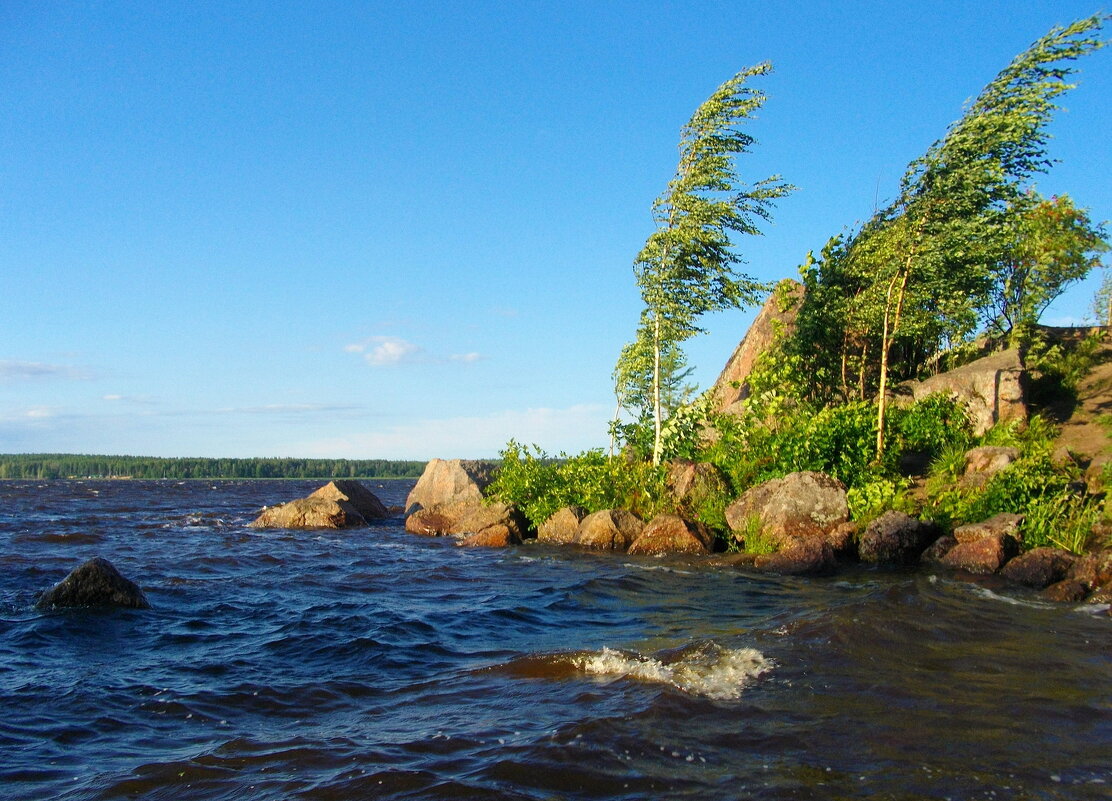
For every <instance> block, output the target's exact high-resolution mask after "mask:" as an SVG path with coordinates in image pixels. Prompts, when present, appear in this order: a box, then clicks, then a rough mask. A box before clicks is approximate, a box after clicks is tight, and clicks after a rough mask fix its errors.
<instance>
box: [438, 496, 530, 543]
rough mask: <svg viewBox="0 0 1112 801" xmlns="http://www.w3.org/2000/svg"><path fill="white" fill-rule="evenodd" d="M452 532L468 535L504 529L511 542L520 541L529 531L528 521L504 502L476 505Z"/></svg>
mask: <svg viewBox="0 0 1112 801" xmlns="http://www.w3.org/2000/svg"><path fill="white" fill-rule="evenodd" d="M456 529H457V531H455V532H453V533H459V534H466V535H468V536H472V535H477V534H482V533H483V532H486V531H488V530H497V531H504V532H505V537H506V538H507V539H508V540H509V541H510V542H511V543H520V542H521V541H522V540H524V539H525V538H526V537H528V536H529V535H530V534H531V532H530V530H529V522H528V521H527V520H526V519H525V516H524V515H523V514H521V512H519V511H518V510H517V509H516V508H515V507H513V506H508V505H507V504H504V503H492V504H489V505H484V506H477V507H474V508H472V509H471V511H469V512H468V513H467V514H466V515H464V516H463V517H462V518H460V521H459V522H458V523H457V524H456Z"/></svg>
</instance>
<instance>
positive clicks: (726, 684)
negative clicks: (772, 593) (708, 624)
mask: <svg viewBox="0 0 1112 801" xmlns="http://www.w3.org/2000/svg"><path fill="white" fill-rule="evenodd" d="M676 656H677V658H675V659H674V660H668V661H665V660H662V659H658V658H656V657H652V656H644V655H642V654H638V653H630V652H627V651H618V650H614V649H612V648H603V649H602V650H601V651H594V652H590V653H585V654H579V655H577V656H575V657H574V658H573V663H574V664H575V666H576V667H577V668H578V669H579V670H582V671H583V672H584V673H587V674H589V675H593V676H611V677H614V678H631V679H636V680H638V681H646V682H651V683H659V684H670V685H672V686H673V687H675V688H677V689H679V690H682V691H683V692H685V693H689V694H690V695H699V696H703V697H706V698H713V699H716V700H730V699H734V698H738V697H739V696H740V695H741V693H742V691H743V690H744V689H745V688H746V687H748V686H749V685H750V684H752V683H753V681H754V680H755V679H756V678H757V677H758V676H760V675H761V674H763V673H766V672H768V671H769V670H771V669H772V668H773V666H774V665H773V663H772V661H771V660H769V659H767V658H766V657H765V655H764V654H762V653H761V652H760V651H758V650H757V649H756V648H724V647H722V646H720V645H717V644H715V643H710V644H706V645H700V646H697V647H693V648H689V649H685V650H683V651H681V652H680V653H679V654H678V655H676Z"/></svg>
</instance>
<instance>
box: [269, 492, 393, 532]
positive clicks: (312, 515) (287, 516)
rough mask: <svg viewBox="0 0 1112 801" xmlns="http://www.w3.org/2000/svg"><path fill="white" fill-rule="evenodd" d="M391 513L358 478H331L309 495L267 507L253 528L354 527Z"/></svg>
mask: <svg viewBox="0 0 1112 801" xmlns="http://www.w3.org/2000/svg"><path fill="white" fill-rule="evenodd" d="M389 515H390V512H389V511H388V510H387V508H386V507H385V506H383V504H382V501H380V500H379V499H378V498H377V497H376V496H375V494H374V493H373V492H371V491H370V490H369V489H367V488H366V487H364V486H363V485H362V484H360V483H359V482H358V481H347V480H345V481H331V482H329V483H328V484H325V485H324V486H323V487H321V488H320V489H318V490H316V491H315V492H313V493H312V494H310V495H309V497H307V498H299V499H297V500H295V501H290V502H289V503H283V504H279V505H277V506H271V507H268V508H266V509H264V510H263V512H262V514H260V515H259V516H258V517H257V518H256V519H255V521H254V522H253V523H251V528H288V529H307V528H309V529H311V528H352V527H354V526H365V525H367V523H368V521H370V520H374V519H378V518H383V517H389Z"/></svg>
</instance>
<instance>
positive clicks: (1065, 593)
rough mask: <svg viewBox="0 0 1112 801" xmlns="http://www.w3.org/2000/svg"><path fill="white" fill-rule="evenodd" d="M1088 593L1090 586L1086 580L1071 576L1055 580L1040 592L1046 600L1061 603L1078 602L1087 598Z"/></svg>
mask: <svg viewBox="0 0 1112 801" xmlns="http://www.w3.org/2000/svg"><path fill="white" fill-rule="evenodd" d="M1088 594H1089V588H1088V587H1087V586H1086V585H1085V582H1083V581H1078V580H1077V579H1071V578H1068V579H1062V580H1061V581H1058V582H1055V583H1054V584H1051V585H1050V586H1049V587H1047V588H1046V589H1045V590H1043V591H1042V592H1041V593H1040V595H1041V596H1042V597H1043V598H1045V599H1046V600H1048V601H1057V602H1059V603H1077V602H1078V601H1083V600H1085V596H1087V595H1088Z"/></svg>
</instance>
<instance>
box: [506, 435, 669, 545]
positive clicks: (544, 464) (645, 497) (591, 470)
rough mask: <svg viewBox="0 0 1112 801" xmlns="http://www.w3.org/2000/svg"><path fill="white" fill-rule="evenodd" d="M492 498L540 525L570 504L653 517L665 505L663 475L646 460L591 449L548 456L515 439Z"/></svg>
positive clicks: (507, 447)
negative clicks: (516, 509)
mask: <svg viewBox="0 0 1112 801" xmlns="http://www.w3.org/2000/svg"><path fill="white" fill-rule="evenodd" d="M501 455H502V463H501V466H500V467H499V470H498V475H497V477H496V478H495V479H494V481H493V482H492V483H491V485H490V486H489V487H488V488H487V492H486V494H487V497H488V498H491V499H493V500H497V501H501V502H502V503H507V504H510V505H511V506H516V507H517V508H518V509H520V510H521V512H522V514H524V515H525V516H526V517H527V518H528V519H529V522H530V523H532V524H533V525H534V526H538V525H540V524H541V523H543V522H544V521H545V520H547V519H548V518H549V517H551V516H552V515H553V513H555V512H557V511H558V510H560V509H561V508H563V507H565V506H582V507H584V508H585V509H587V511H589V512H597V511H599V510H601V509H612V508H624V509H629V510H630V511H631V512H633V513H635V514H637V515H639V516H640V517H642V518H644V519H648V518H650V517H652V516H653V515H655V514H657V513H658V512H660V511H662V509H663V508H665V506H666V503H667V502H666V493H665V488H664V473H663V470H662V469H660V468H654V467H653V466H652V465H651V464H648V463H645V462H628V461H626V460H625V459H624V458H615V457H609V456H606V455H605V454H604V453H603V452H602V451H601V450H590V451H586V452H584V453H581V454H579V455H577V456H567V455H565V454H561V455H560V456H559V457H558V458H552V457H549V456H548V455H547V454H545V453H544V451H542V450H541V449H540V448H538V447H537V446H536V445H533V446H532V447H531V448H527V447H524V446H522V445H520V444H519V443H517V442H515V441H513V440H510V442H509V443H507V445H506V448H505V450H503V451H502V454H501Z"/></svg>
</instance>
